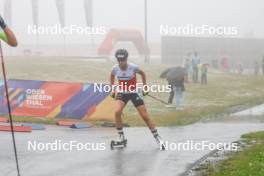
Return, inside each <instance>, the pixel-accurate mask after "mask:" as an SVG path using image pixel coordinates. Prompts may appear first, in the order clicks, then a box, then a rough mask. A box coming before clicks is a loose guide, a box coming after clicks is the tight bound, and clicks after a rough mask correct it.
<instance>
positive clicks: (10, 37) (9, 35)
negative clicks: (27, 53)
mask: <svg viewBox="0 0 264 176" xmlns="http://www.w3.org/2000/svg"><path fill="white" fill-rule="evenodd" d="M0 27H1V28H2V30H3V33H2V34H1V39H3V40H4V41H5V42H6V43H7V44H8V45H10V46H17V40H16V37H15V34H14V33H13V31H12V30H11V29H10V28H9V27H7V26H6V24H5V21H4V19H3V18H2V17H1V15H0Z"/></svg>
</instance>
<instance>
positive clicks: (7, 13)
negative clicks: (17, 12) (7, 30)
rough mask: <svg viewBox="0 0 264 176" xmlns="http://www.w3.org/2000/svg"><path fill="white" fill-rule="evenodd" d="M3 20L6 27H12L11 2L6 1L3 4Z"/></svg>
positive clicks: (10, 0)
mask: <svg viewBox="0 0 264 176" xmlns="http://www.w3.org/2000/svg"><path fill="white" fill-rule="evenodd" d="M3 17H4V19H5V21H6V23H7V25H8V26H12V0H6V1H5V4H4V16H3Z"/></svg>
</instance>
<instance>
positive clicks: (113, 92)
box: [110, 73, 115, 98]
mask: <svg viewBox="0 0 264 176" xmlns="http://www.w3.org/2000/svg"><path fill="white" fill-rule="evenodd" d="M114 84H115V75H114V74H113V73H111V74H110V85H111V89H112V90H111V94H110V96H111V97H112V98H115V90H113V86H114Z"/></svg>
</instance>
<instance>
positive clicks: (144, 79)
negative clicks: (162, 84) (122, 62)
mask: <svg viewBox="0 0 264 176" xmlns="http://www.w3.org/2000/svg"><path fill="white" fill-rule="evenodd" d="M138 74H140V76H141V79H142V83H143V85H147V78H146V74H145V72H144V71H143V70H140V69H139V70H138Z"/></svg>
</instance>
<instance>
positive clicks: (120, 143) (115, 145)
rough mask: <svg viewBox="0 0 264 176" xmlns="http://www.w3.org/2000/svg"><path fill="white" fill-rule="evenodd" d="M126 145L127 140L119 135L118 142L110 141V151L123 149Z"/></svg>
mask: <svg viewBox="0 0 264 176" xmlns="http://www.w3.org/2000/svg"><path fill="white" fill-rule="evenodd" d="M126 145H127V139H125V137H124V135H120V136H119V139H118V140H112V141H111V143H110V147H111V150H113V149H115V148H125V147H126Z"/></svg>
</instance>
